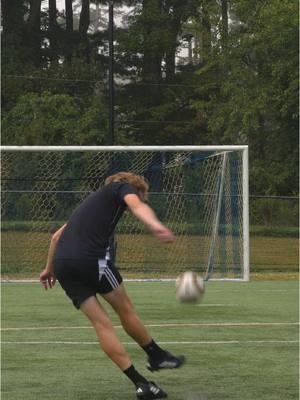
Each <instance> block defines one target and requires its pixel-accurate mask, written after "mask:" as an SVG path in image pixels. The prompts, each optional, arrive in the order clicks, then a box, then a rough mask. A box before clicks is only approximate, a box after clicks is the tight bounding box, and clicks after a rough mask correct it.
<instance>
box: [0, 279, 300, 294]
mask: <svg viewBox="0 0 300 400" xmlns="http://www.w3.org/2000/svg"><path fill="white" fill-rule="evenodd" d="M124 282H131V283H141V282H146V283H165V282H175V279H173V278H170V279H147V280H145V279H124ZM0 283H1V284H28V283H34V284H39V283H40V282H39V280H37V279H12V280H10V279H3V278H2V279H1V280H0ZM235 283H241V281H237V282H235ZM242 283H243V285H245V287H247V283H249V282H242ZM209 284H210V283H208V285H209ZM225 285H226V282H225ZM225 290H226V289H225ZM230 290H231V291H232V292H239V291H240V290H239V289H236V288H231V289H230ZM251 290H252V291H255V292H291V291H295V290H297V291H299V289H297V288H290V289H259V288H257V289H253V288H252V287H251ZM210 292H211V293H215V292H224V290H223V289H214V288H210Z"/></svg>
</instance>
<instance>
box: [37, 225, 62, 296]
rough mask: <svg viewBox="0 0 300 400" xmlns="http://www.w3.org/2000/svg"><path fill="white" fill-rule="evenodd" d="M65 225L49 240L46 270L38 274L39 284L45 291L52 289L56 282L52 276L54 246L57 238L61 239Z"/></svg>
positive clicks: (53, 275)
mask: <svg viewBox="0 0 300 400" xmlns="http://www.w3.org/2000/svg"><path fill="white" fill-rule="evenodd" d="M66 226H67V224H65V225H63V226H62V227H61V228H59V229H58V230H57V231H56V232H55V233H54V234H53V235H52V238H51V242H50V247H49V250H48V258H47V264H46V268H45V269H44V270H43V271H42V272H41V273H40V282H41V284H42V286H43V287H44V288H45V290H47V289H48V286H49V288H52V287H53V286H54V285H55V282H56V277H55V274H54V268H53V259H54V255H55V251H56V246H57V242H58V241H59V238H60V237H61V234H62V233H63V231H64V229H65V227H66Z"/></svg>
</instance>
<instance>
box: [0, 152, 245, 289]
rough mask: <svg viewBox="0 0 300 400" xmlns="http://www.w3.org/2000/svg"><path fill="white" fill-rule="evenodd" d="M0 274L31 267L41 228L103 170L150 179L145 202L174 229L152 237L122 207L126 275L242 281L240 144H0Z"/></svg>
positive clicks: (38, 253)
mask: <svg viewBox="0 0 300 400" xmlns="http://www.w3.org/2000/svg"><path fill="white" fill-rule="evenodd" d="M1 150H2V153H1V154H2V163H1V164H2V168H1V178H2V276H3V277H4V278H6V277H7V278H10V277H11V276H14V277H16V276H20V277H29V276H34V275H35V276H37V274H38V272H39V271H40V270H41V268H43V266H44V264H45V261H46V257H47V250H48V246H49V241H50V237H51V233H53V232H54V231H55V230H56V229H58V228H59V227H60V226H61V225H63V224H64V223H66V221H67V220H68V218H69V216H70V214H71V213H72V211H73V210H74V208H75V207H76V206H77V205H78V204H79V203H80V202H81V201H82V200H83V199H84V198H85V197H86V196H87V195H88V194H89V193H90V192H92V191H95V190H97V189H98V188H100V187H101V186H102V185H103V184H104V180H105V178H106V177H107V176H109V175H111V174H114V173H116V172H119V171H130V172H134V173H137V174H141V175H143V176H145V177H146V179H147V180H148V181H149V183H150V196H149V202H150V205H151V206H152V207H153V209H154V210H155V212H156V213H157V215H158V217H159V218H160V219H161V220H162V221H163V222H164V223H165V224H166V225H167V226H168V227H169V228H170V229H171V230H172V231H173V232H174V233H175V235H176V241H175V243H173V244H169V245H166V244H161V243H159V242H158V241H157V239H156V238H155V237H153V235H151V233H150V232H149V231H148V230H147V228H146V227H145V226H144V225H143V224H142V223H141V222H139V221H138V220H137V219H136V218H134V217H133V216H132V215H130V214H128V215H126V216H125V217H123V219H122V220H121V222H120V223H119V225H118V229H117V232H116V260H117V265H118V267H119V268H120V269H121V271H122V273H123V275H124V276H125V277H127V278H137V279H139V278H147V279H157V278H159V279H162V278H174V277H176V276H177V275H178V274H179V273H180V272H183V271H186V270H192V271H196V272H198V273H200V274H201V275H202V276H204V277H205V278H207V279H235V280H245V281H247V280H249V218H248V213H249V211H248V147H247V146H113V147H112V146H110V147H99V146H98V147H97V146H3V147H2V148H1Z"/></svg>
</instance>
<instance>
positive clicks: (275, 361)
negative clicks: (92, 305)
mask: <svg viewBox="0 0 300 400" xmlns="http://www.w3.org/2000/svg"><path fill="white" fill-rule="evenodd" d="M126 286H127V289H128V291H129V293H130V295H131V297H132V299H133V300H134V302H135V304H136V308H137V309H138V312H139V314H140V316H141V317H142V319H143V320H144V322H145V323H146V324H147V325H149V326H150V327H149V329H150V330H151V332H152V335H153V336H154V338H155V339H156V340H157V341H158V342H159V343H161V345H162V346H164V347H167V348H168V349H169V350H170V351H172V352H174V353H178V354H179V353H183V354H186V356H187V360H188V361H187V364H186V365H185V366H184V367H183V368H182V369H180V370H174V371H163V372H160V373H156V374H154V375H152V374H151V373H150V372H148V371H147V370H146V368H145V355H144V353H143V351H142V350H141V349H139V348H138V346H136V345H134V344H133V343H132V341H131V339H130V338H128V337H127V336H126V335H125V333H123V331H122V329H120V327H119V326H118V321H117V318H116V317H115V316H113V321H114V324H115V325H116V326H117V330H118V333H119V335H120V338H121V340H122V342H124V343H125V346H126V348H127V349H128V352H129V353H130V355H131V356H132V358H133V360H134V364H135V365H136V367H137V368H138V369H139V370H140V371H141V372H143V373H144V374H146V375H147V377H151V378H152V379H154V380H155V381H156V382H157V383H159V384H160V385H161V386H162V387H163V388H164V389H165V390H166V391H167V392H168V394H169V397H168V398H169V399H171V400H223V399H230V400H235V399H236V400H275V399H276V400H291V399H298V397H299V388H298V345H299V335H298V324H297V321H298V283H297V282H295V281H294V282H292V281H284V282H279V281H273V282H267V281H264V282H263V281H261V282H250V283H222V282H209V283H208V284H207V287H206V293H205V297H204V300H203V303H201V304H200V305H181V304H179V303H178V302H177V301H176V300H175V297H174V285H173V283H170V282H168V283H166V282H160V283H159V282H157V283H140V282H139V283H133V282H132V283H126ZM110 313H111V315H113V314H112V312H111V311H110ZM151 325H153V326H151ZM2 342H3V344H2V399H3V400H35V399H39V400H40V399H43V400H44V399H57V400H89V399H95V400H96V399H97V400H129V399H134V398H135V394H134V390H133V386H132V384H131V383H130V382H129V381H128V380H127V378H126V377H124V376H123V374H121V373H120V372H119V370H118V369H117V368H116V367H115V366H114V365H113V364H112V363H111V362H110V361H109V360H108V359H107V358H106V356H105V355H104V354H103V353H102V352H101V351H100V350H99V348H98V345H97V342H96V337H95V334H94V331H93V330H92V329H91V328H90V327H89V323H88V321H86V320H85V319H84V317H83V316H82V315H81V313H80V312H79V311H77V310H75V309H74V308H73V306H72V305H71V303H70V302H69V300H68V299H67V298H66V297H65V295H64V293H63V292H62V290H61V288H60V287H59V286H58V285H57V286H56V287H55V288H54V289H53V290H51V291H48V292H44V291H43V290H42V289H41V288H40V287H39V286H38V285H37V284H12V283H10V284H2Z"/></svg>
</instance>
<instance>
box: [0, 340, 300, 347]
mask: <svg viewBox="0 0 300 400" xmlns="http://www.w3.org/2000/svg"><path fill="white" fill-rule="evenodd" d="M122 343H123V344H124V345H126V346H131V345H133V346H137V343H134V342H122ZM296 343H299V340H218V341H193V342H185V341H167V342H158V344H159V345H178V344H180V345H187V346H188V345H192V346H195V345H218V344H237V345H239V344H240V345H244V344H253V345H256V344H296ZM2 344H13V345H16V344H21V345H50V344H53V345H93V346H95V345H99V343H98V342H74V341H68V342H66V341H47V342H44V341H43V342H40V341H38V342H7V341H4V342H2Z"/></svg>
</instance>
